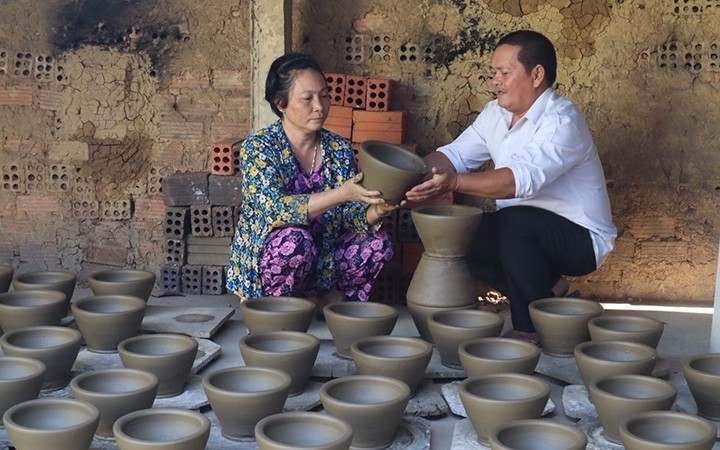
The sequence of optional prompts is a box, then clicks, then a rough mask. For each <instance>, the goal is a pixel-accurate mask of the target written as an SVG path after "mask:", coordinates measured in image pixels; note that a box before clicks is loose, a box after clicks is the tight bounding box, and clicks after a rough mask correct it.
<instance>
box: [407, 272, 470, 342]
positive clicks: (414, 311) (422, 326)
mask: <svg viewBox="0 0 720 450" xmlns="http://www.w3.org/2000/svg"><path fill="white" fill-rule="evenodd" d="M415 273H416V274H417V272H415ZM407 308H408V312H410V317H411V318H412V320H413V323H414V324H415V328H417V330H418V333H419V334H420V337H421V338H423V339H424V340H426V341H428V342H430V343H433V338H432V334H430V328H428V324H427V320H428V318H429V317H430V316H432V315H433V314H435V313H436V312H440V311H470V310H475V309H477V298H476V299H475V302H474V303H472V304H470V305H465V306H458V307H444V306H423V305H418V304H417V303H413V302H411V301H410V300H409V299H408V302H407Z"/></svg>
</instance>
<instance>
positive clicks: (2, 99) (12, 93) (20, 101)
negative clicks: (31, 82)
mask: <svg viewBox="0 0 720 450" xmlns="http://www.w3.org/2000/svg"><path fill="white" fill-rule="evenodd" d="M32 101H33V88H32V87H30V86H11V87H6V88H0V105H7V106H31V105H32Z"/></svg>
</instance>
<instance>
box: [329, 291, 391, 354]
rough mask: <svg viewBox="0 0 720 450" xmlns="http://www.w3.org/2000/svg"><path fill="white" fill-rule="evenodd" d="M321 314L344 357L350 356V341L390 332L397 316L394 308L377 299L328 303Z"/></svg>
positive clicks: (337, 348)
mask: <svg viewBox="0 0 720 450" xmlns="http://www.w3.org/2000/svg"><path fill="white" fill-rule="evenodd" d="M323 314H324V315H325V321H326V322H327V327H328V330H329V331H330V334H331V335H332V338H333V342H334V343H335V349H336V352H337V354H338V355H339V356H342V357H345V358H352V355H351V354H350V346H351V345H352V344H353V342H355V341H357V340H359V339H363V338H366V337H371V336H383V335H388V334H390V333H392V330H393V328H395V323H396V322H397V319H398V316H399V313H398V310H397V308H395V307H393V306H390V305H386V304H384V303H376V302H341V303H331V304H329V305H327V306H325V308H323Z"/></svg>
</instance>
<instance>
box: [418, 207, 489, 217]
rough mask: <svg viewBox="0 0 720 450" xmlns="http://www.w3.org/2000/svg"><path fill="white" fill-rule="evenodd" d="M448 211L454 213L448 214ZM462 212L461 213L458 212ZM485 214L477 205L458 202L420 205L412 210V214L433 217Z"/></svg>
mask: <svg viewBox="0 0 720 450" xmlns="http://www.w3.org/2000/svg"><path fill="white" fill-rule="evenodd" d="M448 211H451V212H453V214H447V212H448ZM457 213H460V214H457ZM482 214H483V210H482V209H480V208H478V207H477V206H471V205H458V204H447V205H424V206H418V207H416V208H413V209H411V210H410V215H412V216H423V217H427V218H429V219H430V218H433V217H443V218H445V217H458V218H462V217H471V216H480V215H482Z"/></svg>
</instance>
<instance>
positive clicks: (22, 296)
mask: <svg viewBox="0 0 720 450" xmlns="http://www.w3.org/2000/svg"><path fill="white" fill-rule="evenodd" d="M65 313H67V302H66V301H65V294H64V293H62V292H60V291H53V290H37V289H36V290H27V291H13V292H5V293H3V294H0V328H2V330H3V331H4V332H5V333H7V332H8V331H12V330H16V329H18V328H25V327H32V326H38V325H59V324H60V320H61V319H62V318H63V317H64V316H65Z"/></svg>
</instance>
